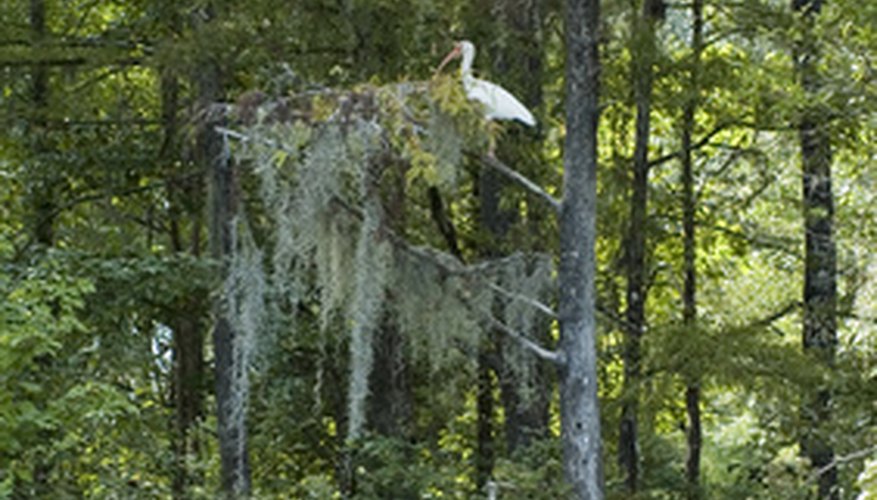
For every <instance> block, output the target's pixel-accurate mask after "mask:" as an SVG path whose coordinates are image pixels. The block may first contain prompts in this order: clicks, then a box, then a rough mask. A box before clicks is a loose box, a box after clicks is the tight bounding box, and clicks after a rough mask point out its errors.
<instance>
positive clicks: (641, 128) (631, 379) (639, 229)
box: [618, 1, 655, 494]
mask: <svg viewBox="0 0 877 500" xmlns="http://www.w3.org/2000/svg"><path fill="white" fill-rule="evenodd" d="M647 5H650V4H649V2H648V1H646V2H644V4H643V7H642V11H643V12H642V13H641V14H638V15H637V16H636V17H635V21H634V33H635V35H634V37H633V46H632V51H633V55H632V62H631V78H632V80H633V88H634V99H635V104H636V137H635V139H634V141H635V142H634V153H633V181H632V184H631V195H630V219H629V226H628V233H627V238H626V241H625V251H626V259H625V260H626V272H627V310H626V313H625V316H626V320H627V324H626V331H625V344H624V351H623V362H624V389H623V396H622V402H621V420H620V429H619V434H618V436H619V437H618V462H619V465H620V467H621V469H622V471H624V474H625V486H626V488H627V491H628V493H631V494H632V493H634V492H636V490H637V484H638V483H639V450H638V436H637V427H638V425H637V412H638V407H639V385H640V378H641V371H642V367H641V362H642V360H641V358H642V355H641V352H640V351H641V343H642V334H643V332H644V331H645V302H646V282H645V277H646V222H647V208H648V188H649V186H648V180H649V161H648V154H649V135H650V129H651V120H650V115H651V108H652V80H653V76H652V64H653V59H654V52H655V33H654V19H653V18H651V17H650V15H649V13H648V12H647V8H646V6H647Z"/></svg>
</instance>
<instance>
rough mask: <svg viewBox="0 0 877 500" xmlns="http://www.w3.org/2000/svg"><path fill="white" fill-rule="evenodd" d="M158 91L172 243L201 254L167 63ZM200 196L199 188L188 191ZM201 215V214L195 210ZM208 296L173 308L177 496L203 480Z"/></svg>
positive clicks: (175, 89) (173, 29)
mask: <svg viewBox="0 0 877 500" xmlns="http://www.w3.org/2000/svg"><path fill="white" fill-rule="evenodd" d="M162 13H163V15H164V16H166V18H165V28H166V30H167V31H168V33H169V34H170V35H168V36H169V38H170V37H172V36H173V35H175V34H177V33H178V32H179V30H180V28H181V26H180V19H179V16H177V15H176V12H175V10H174V8H173V6H172V5H169V4H167V3H166V4H165V5H163V10H162ZM159 73H160V77H159V92H160V95H161V121H162V129H163V138H162V145H161V149H160V150H159V161H160V162H161V164H162V165H163V168H164V169H165V172H166V179H167V186H168V193H167V197H168V204H169V208H168V212H169V220H170V225H169V231H170V234H169V236H170V240H171V248H172V249H173V251H174V252H175V253H182V252H185V251H187V250H188V251H190V252H191V253H192V254H193V255H195V256H198V254H199V253H200V244H199V240H200V235H198V234H197V232H194V231H196V230H197V226H198V225H197V224H194V223H193V227H195V228H196V229H195V230H193V234H192V242H191V246H190V247H189V248H188V249H187V248H185V246H184V245H183V242H182V236H181V227H180V224H181V222H180V218H181V215H182V213H183V211H184V207H185V206H186V205H187V204H186V203H185V202H184V200H183V194H182V193H181V192H180V186H179V185H178V182H179V179H180V177H181V172H180V169H179V168H177V167H176V166H177V165H178V164H179V161H180V148H179V143H180V135H179V134H180V132H179V130H180V124H179V116H178V110H179V107H180V103H179V95H180V82H179V80H178V78H177V76H176V74H175V73H174V71H173V70H171V69H170V68H169V67H168V66H166V65H165V66H162V67H161V68H160V70H159ZM187 194H188V195H189V196H196V195H195V194H194V193H187ZM188 206H192V203H189V204H188ZM190 215H191V216H192V218H193V219H197V218H198V217H199V214H197V213H192V214H190ZM205 312H206V311H205V307H204V301H203V299H202V298H201V297H187V298H185V299H183V300H181V301H180V302H179V304H178V307H177V308H176V309H175V310H174V311H173V313H172V314H173V316H172V317H171V318H170V320H169V325H170V327H171V329H172V331H173V381H172V394H173V402H174V412H175V415H174V427H175V429H174V437H173V452H174V477H173V482H172V484H171V492H172V494H173V497H174V498H178V499H183V498H188V496H189V494H188V491H187V490H188V488H189V486H190V485H191V484H194V483H195V482H196V481H198V479H197V478H196V477H194V475H193V473H192V471H190V470H189V466H188V462H189V458H190V457H192V456H194V455H195V454H196V453H197V451H198V446H197V442H196V441H195V440H194V438H193V437H192V435H191V430H192V429H193V428H194V426H195V425H196V424H197V422H198V420H199V419H200V418H201V416H202V414H203V389H204V330H203V328H204V325H203V318H204V316H205Z"/></svg>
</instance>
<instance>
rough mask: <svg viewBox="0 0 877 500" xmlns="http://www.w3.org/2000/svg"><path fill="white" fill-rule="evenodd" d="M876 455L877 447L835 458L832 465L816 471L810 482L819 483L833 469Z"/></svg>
mask: <svg viewBox="0 0 877 500" xmlns="http://www.w3.org/2000/svg"><path fill="white" fill-rule="evenodd" d="M874 454H877V446H872V447H870V448H865V449H863V450H859V451H854V452H852V453H850V454H849V455H843V456H841V457H835V458H834V460H832V461H831V463H829V464H828V465H826V466H824V467H820V468H819V469H817V470H816V471H814V472H813V474H812V475H811V476H810V479H809V482H815V481H818V480H819V478H820V477H821V476H822V475H823V474H825V473H827V472H830V471H831V470H832V469H836V468H837V467H838V466H840V465H843V464H846V463H849V462H855V461H856V460H862V459H865V458H868V457H870V456H871V455H874Z"/></svg>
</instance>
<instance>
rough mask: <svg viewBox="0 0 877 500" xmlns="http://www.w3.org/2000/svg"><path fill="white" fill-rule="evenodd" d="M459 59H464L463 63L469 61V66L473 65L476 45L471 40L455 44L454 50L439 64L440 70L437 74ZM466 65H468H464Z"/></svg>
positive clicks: (436, 71)
mask: <svg viewBox="0 0 877 500" xmlns="http://www.w3.org/2000/svg"><path fill="white" fill-rule="evenodd" d="M458 57H463V61H464V62H465V61H468V62H469V64H471V63H472V59H474V58H475V45H473V44H472V42H470V41H469V40H460V41H459V42H456V43H454V48H453V49H451V51H450V52H448V55H446V56H445V58H444V59H443V60H442V62H441V64H439V66H438V68H436V70H435V74H436V75H437V74H439V73H440V72H441V70H442V69H443V68H444V67H445V66H446V65H447V64H448V63H449V62H451V61H453V60H454V59H456V58H458ZM464 65H466V64H464Z"/></svg>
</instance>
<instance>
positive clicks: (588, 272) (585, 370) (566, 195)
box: [558, 0, 604, 500]
mask: <svg viewBox="0 0 877 500" xmlns="http://www.w3.org/2000/svg"><path fill="white" fill-rule="evenodd" d="M565 19H566V49H567V56H566V82H565V88H566V139H565V144H564V158H563V164H564V183H563V201H562V202H561V209H560V269H559V276H558V287H559V323H560V341H559V344H558V348H559V352H560V354H561V356H562V358H563V363H562V365H561V367H560V368H559V370H558V376H559V380H560V421H561V441H562V444H563V469H564V475H565V476H566V480H567V482H568V483H569V485H570V487H571V488H572V497H573V498H576V499H578V500H600V499H602V498H603V496H604V486H603V460H602V456H601V448H602V443H601V440H600V439H601V438H600V406H599V401H598V399H597V349H596V338H595V337H596V326H597V325H596V319H595V311H596V297H595V274H596V256H595V249H594V244H595V240H596V231H597V228H596V222H597V123H598V121H599V115H600V106H599V104H600V103H599V94H600V66H599V64H600V57H599V45H598V44H599V34H598V30H599V26H600V2H599V0H567V3H566V15H565Z"/></svg>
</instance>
